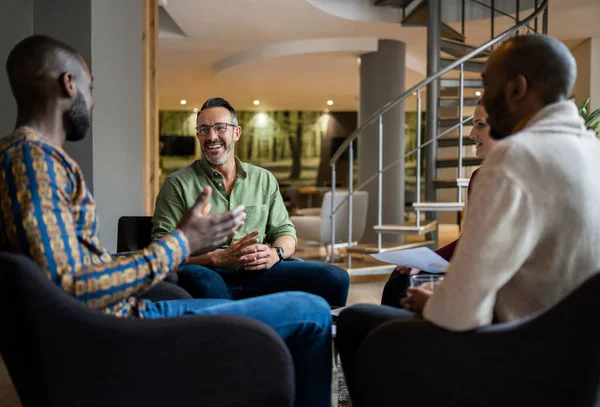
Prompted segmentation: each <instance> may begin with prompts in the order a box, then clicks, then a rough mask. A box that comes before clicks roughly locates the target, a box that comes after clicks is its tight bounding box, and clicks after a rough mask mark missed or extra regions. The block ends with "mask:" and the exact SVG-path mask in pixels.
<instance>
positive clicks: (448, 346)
mask: <svg viewBox="0 0 600 407" xmlns="http://www.w3.org/2000/svg"><path fill="white" fill-rule="evenodd" d="M599 309H600V274H597V275H595V276H594V277H592V278H590V279H589V280H588V281H586V282H585V283H584V284H583V285H581V286H580V287H579V288H578V289H577V290H575V291H574V292H573V293H571V294H570V295H569V296H568V297H566V298H565V299H564V300H563V301H561V302H560V303H559V304H557V305H556V306H554V307H553V308H551V309H549V310H547V311H546V312H543V313H539V314H537V315H534V316H532V317H530V318H527V319H525V320H522V321H518V322H513V323H503V324H497V325H492V326H490V327H486V328H483V329H478V330H475V331H472V332H465V333H456V332H450V331H446V330H444V329H441V328H438V327H435V326H433V325H432V324H430V323H427V322H423V321H411V322H400V321H397V322H394V321H391V322H388V323H384V324H382V325H381V326H379V327H377V328H376V329H375V330H374V331H373V332H372V333H371V334H369V336H367V338H366V339H365V340H364V341H363V342H362V344H361V346H360V348H359V352H358V365H357V372H358V373H357V384H356V387H357V389H356V390H357V392H355V393H356V394H357V396H358V397H359V398H360V399H361V400H357V403H355V406H399V405H406V406H411V405H414V406H417V405H418V406H461V407H463V406H487V407H489V406H492V407H493V406H584V407H587V406H597V405H599V398H598V390H599V387H598V386H599V379H600V353H599V351H600V333H599V331H598V329H597V327H596V326H595V322H594V321H596V320H597V319H596V318H598V310H599Z"/></svg>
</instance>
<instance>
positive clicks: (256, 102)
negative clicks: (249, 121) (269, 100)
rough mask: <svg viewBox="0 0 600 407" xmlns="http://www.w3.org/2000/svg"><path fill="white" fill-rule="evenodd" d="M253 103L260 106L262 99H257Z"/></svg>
mask: <svg viewBox="0 0 600 407" xmlns="http://www.w3.org/2000/svg"><path fill="white" fill-rule="evenodd" d="M252 103H253V104H254V106H258V105H260V100H258V99H256V100H254V102H252Z"/></svg>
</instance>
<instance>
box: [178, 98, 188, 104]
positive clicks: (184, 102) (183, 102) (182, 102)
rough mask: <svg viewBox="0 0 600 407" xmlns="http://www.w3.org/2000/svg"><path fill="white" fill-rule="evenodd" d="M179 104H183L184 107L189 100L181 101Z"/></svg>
mask: <svg viewBox="0 0 600 407" xmlns="http://www.w3.org/2000/svg"><path fill="white" fill-rule="evenodd" d="M179 103H181V104H182V105H185V104H186V103H187V100H185V99H181V100H180V101H179Z"/></svg>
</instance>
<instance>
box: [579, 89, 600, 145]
mask: <svg viewBox="0 0 600 407" xmlns="http://www.w3.org/2000/svg"><path fill="white" fill-rule="evenodd" d="M589 104H590V98H587V100H586V101H585V102H584V103H583V105H581V107H580V108H579V115H580V116H581V117H582V118H583V120H584V121H585V127H587V128H588V129H590V130H592V131H593V132H594V133H596V136H598V137H599V138H600V109H596V110H594V111H592V112H588V106H589Z"/></svg>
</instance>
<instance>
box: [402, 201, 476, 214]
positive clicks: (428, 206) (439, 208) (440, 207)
mask: <svg viewBox="0 0 600 407" xmlns="http://www.w3.org/2000/svg"><path fill="white" fill-rule="evenodd" d="M413 208H415V209H417V210H419V211H422V212H460V211H462V210H463V209H464V208H465V204H464V203H462V202H419V203H414V204H413Z"/></svg>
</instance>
